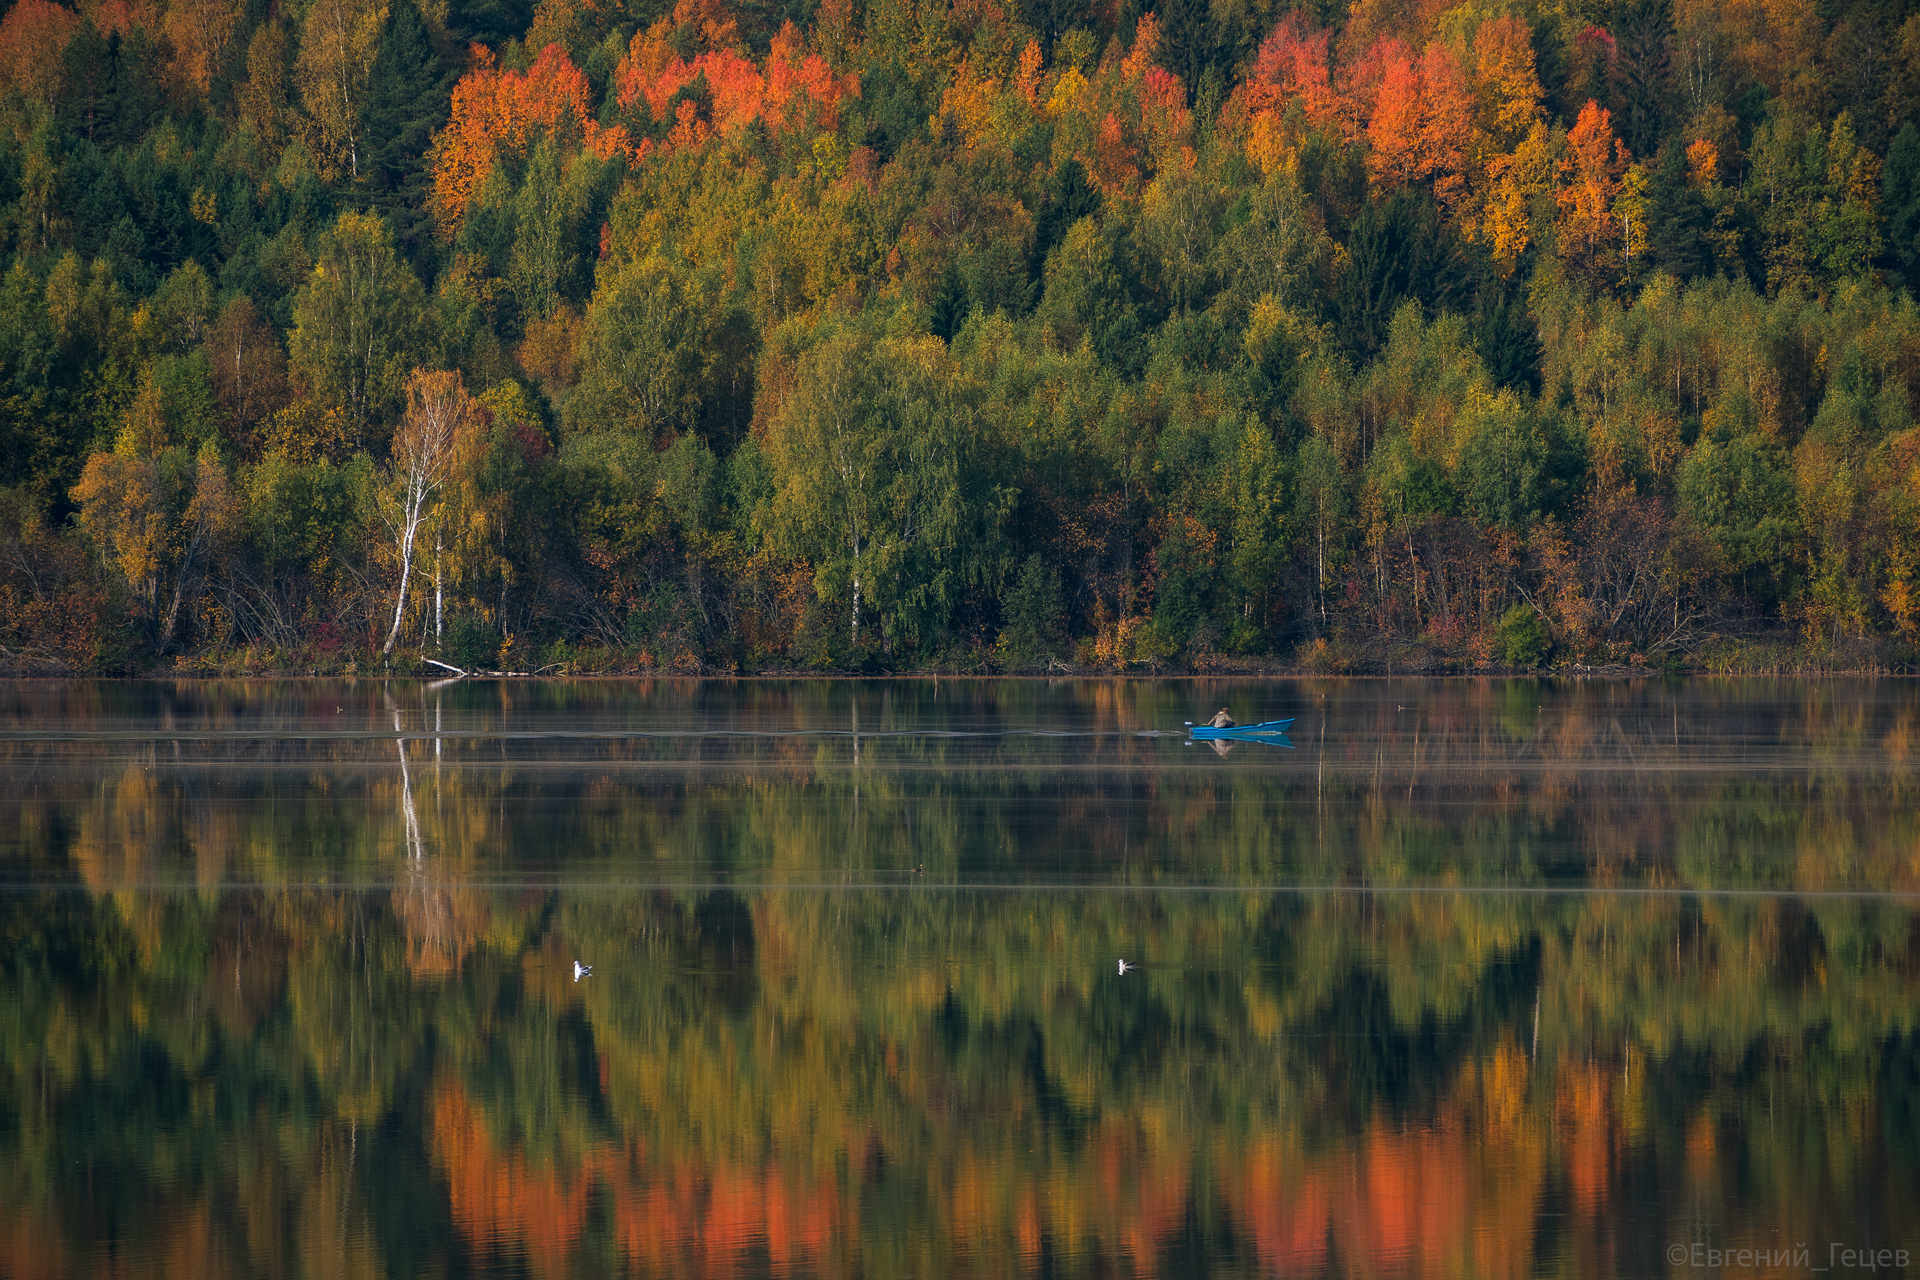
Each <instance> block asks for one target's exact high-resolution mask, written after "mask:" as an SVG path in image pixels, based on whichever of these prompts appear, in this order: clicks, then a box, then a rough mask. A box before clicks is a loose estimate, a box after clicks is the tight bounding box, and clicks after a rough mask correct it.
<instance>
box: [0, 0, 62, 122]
mask: <svg viewBox="0 0 1920 1280" xmlns="http://www.w3.org/2000/svg"><path fill="white" fill-rule="evenodd" d="M79 25H80V17H79V15H78V14H76V13H74V11H73V10H71V9H68V8H66V7H65V6H63V5H57V4H54V3H53V0H18V2H17V3H16V4H15V5H14V6H13V8H11V9H9V10H7V16H6V17H5V18H0V85H12V86H14V87H16V88H18V89H19V90H20V92H21V93H23V94H25V95H26V96H27V97H29V98H37V99H38V100H40V101H41V102H44V103H48V104H49V105H51V104H52V102H53V100H54V98H55V97H57V96H58V95H59V93H60V90H61V87H62V85H63V84H64V82H65V79H64V74H63V73H64V69H65V64H64V63H63V61H62V59H61V54H62V53H63V52H64V51H65V49H66V47H67V42H68V41H69V40H71V39H73V33H74V30H75V28H77V27H78V26H79Z"/></svg>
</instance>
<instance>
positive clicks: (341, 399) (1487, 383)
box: [0, 0, 1920, 672]
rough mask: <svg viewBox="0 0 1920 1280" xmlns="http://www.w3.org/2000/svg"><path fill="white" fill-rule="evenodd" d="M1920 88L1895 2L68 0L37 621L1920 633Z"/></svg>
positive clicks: (1620, 654)
mask: <svg viewBox="0 0 1920 1280" xmlns="http://www.w3.org/2000/svg"><path fill="white" fill-rule="evenodd" d="M1910 11H1911V12H1910ZM1916 118H1920V8H1916V7H1915V6H1912V5H1907V4H1904V3H1899V2H1897V0H1881V2H1874V0H1823V2H1822V3H1818V4H1816V3H1813V0H1764V2H1763V3H1758V2H1756V0H1616V2H1613V3H1607V2H1606V0H1556V2H1554V3H1546V2H1545V0H1463V3H1460V4H1458V5H1455V6H1453V7H1447V6H1446V5H1444V4H1441V3H1439V2H1438V0H1420V2H1417V3H1416V2H1415V0H1355V3H1353V4H1352V5H1351V6H1350V7H1347V8H1345V9H1337V8H1336V7H1335V6H1332V5H1330V4H1321V5H1320V6H1319V7H1311V6H1310V7H1305V8H1296V9H1291V10H1285V11H1282V10H1281V9H1280V8H1278V7H1277V6H1275V5H1273V4H1271V3H1268V2H1267V0H1211V3H1209V4H1203V3H1200V2H1199V0H1156V2H1155V3H1154V4H1152V5H1150V6H1148V7H1145V8H1143V7H1142V5H1141V2H1140V0H1099V2H1098V3H1095V4H1093V5H1091V6H1087V5H1076V4H1071V3H1065V2H1063V0H1021V2H1019V3H1013V2H1012V0H1008V2H1005V3H1003V0H870V3H854V2H853V0H821V3H819V4H818V5H817V6H816V5H815V4H813V3H811V2H803V0H783V4H781V5H773V4H768V3H765V2H764V0H747V2H745V3H741V4H739V5H736V6H733V7H728V5H727V4H726V3H725V0H680V3H679V4H678V5H677V6H675V7H674V8H672V10H671V11H670V12H669V11H666V10H665V8H664V7H663V5H662V3H661V0H632V2H631V3H626V4H623V3H620V2H619V0H540V2H539V3H538V4H537V5H533V4H530V3H529V2H528V0H299V2H298V3H293V4H287V5H282V4H280V3H278V0H171V3H167V2H166V0H86V2H85V3H83V4H82V6H81V8H80V9H79V10H75V9H70V8H67V7H65V6H64V5H61V4H58V3H54V2H53V0H12V3H11V6H10V7H9V8H7V9H6V10H5V13H4V17H0V254H4V255H5V257H6V259H7V263H6V266H5V268H4V271H5V278H4V280H3V281H0V295H4V297H3V299H0V468H4V471H3V473H0V648H3V649H4V652H3V653H0V659H4V660H5V662H6V663H7V664H8V665H9V666H10V667H12V668H13V669H15V670H35V669H38V670H61V669H71V670H99V671H124V670H134V669H154V668H158V667H166V668H172V669H178V670H185V671H193V670H225V671H257V670H269V669H304V670H325V671H361V672H364V671H371V670H376V669H390V668H393V667H395V666H404V667H405V668H406V669H409V670H412V669H417V668H418V666H419V664H420V663H421V661H422V660H423V659H426V658H433V659H437V660H440V661H445V662H450V663H454V664H456V665H460V666H464V667H482V668H495V667H505V668H509V669H515V670H543V669H544V670H593V669H600V670H615V669H640V668H655V669H679V670H742V671H753V670H766V669H781V668H791V667H817V668H837V669H869V670H874V669H915V668H920V669H924V668H929V667H932V668H965V669H970V670H1003V671H1022V670H1046V669H1056V668H1058V667H1059V666H1061V665H1063V664H1064V665H1071V666H1074V667H1080V668H1109V669H1117V668H1125V667H1130V666H1132V667H1147V668H1150V669H1162V668H1180V667H1186V668H1209V667H1213V668H1220V667H1231V666H1232V665H1233V664H1235V663H1243V664H1257V663H1273V664H1290V663H1291V664H1298V665H1300V666H1302V667H1305V668H1308V669H1314V670H1364V669H1371V668H1375V667H1379V666H1382V665H1388V664H1397V665H1398V667H1399V669H1416V670H1417V669H1447V668H1455V669H1457V668H1464V667H1481V666H1487V665H1491V664H1510V665H1513V666H1539V665H1549V664H1560V663H1568V662H1602V661H1613V662H1643V663H1648V664H1653V665H1659V664H1669V665H1686V664H1692V665H1696V666H1706V667H1715V668H1722V669H1731V668H1738V667H1739V666H1740V665H1741V664H1743V663H1744V664H1747V665H1749V666H1751V665H1754V664H1759V663H1767V662H1781V661H1787V662H1815V663H1826V664H1839V665H1848V664H1851V665H1898V664H1903V663H1907V662H1910V661H1911V660H1912V656H1913V644H1914V642H1915V640H1916V638H1920V592H1917V591H1916V586H1915V584H1914V582H1913V574H1914V571H1915V566H1916V563H1920V523H1917V521H1916V513H1917V512H1920V430H1916V428H1915V424H1914V420H1913V408H1912V401H1913V397H1914V391H1915V384H1916V382H1917V381H1920V314H1916V310H1915V306H1914V303H1913V300H1912V295H1911V292H1910V289H1911V288H1912V287H1913V284H1914V282H1915V280H1916V279H1920V276H1916V273H1920V127H1916V123H1915V121H1916Z"/></svg>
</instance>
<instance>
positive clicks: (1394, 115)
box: [1367, 41, 1473, 206]
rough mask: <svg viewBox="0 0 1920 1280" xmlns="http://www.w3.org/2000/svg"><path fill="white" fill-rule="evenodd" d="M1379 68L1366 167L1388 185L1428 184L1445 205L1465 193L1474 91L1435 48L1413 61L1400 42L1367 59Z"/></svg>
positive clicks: (1387, 43) (1376, 50)
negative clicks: (1371, 149) (1370, 151)
mask: <svg viewBox="0 0 1920 1280" xmlns="http://www.w3.org/2000/svg"><path fill="white" fill-rule="evenodd" d="M1369 58H1370V59H1377V60H1378V63H1379V67H1380V72H1379V75H1380V79H1379V87H1378V89H1377V90H1376V92H1375V96H1374V100H1373V111H1372V113H1371V118H1370V119H1369V120H1368V121H1367V141H1368V142H1369V143H1370V144H1371V145H1372V148H1373V151H1372V154H1371V155H1369V156H1368V157H1367V167H1368V169H1369V171H1370V172H1371V173H1372V174H1373V177H1374V180H1375V181H1376V182H1379V183H1382V184H1384V185H1386V186H1405V185H1410V184H1414V183H1431V184H1432V186H1433V193H1434V195H1435V196H1436V197H1437V198H1438V199H1439V200H1440V201H1441V202H1442V203H1443V204H1446V205H1448V206H1454V205H1457V204H1459V202H1460V200H1461V198H1462V197H1463V196H1465V194H1466V178H1465V174H1466V169H1467V144H1468V142H1469V141H1470V140H1471V137H1472V132H1473V92H1472V90H1471V89H1469V88H1468V86H1467V80H1466V76H1465V75H1463V74H1462V73H1461V70H1460V64H1459V63H1458V62H1456V61H1455V60H1454V57H1453V55H1452V54H1450V53H1448V52H1447V51H1446V50H1445V49H1443V48H1441V47H1440V46H1439V45H1437V44H1434V45H1429V46H1428V47H1427V51H1426V53H1425V54H1423V55H1421V57H1420V58H1418V59H1417V60H1416V59H1415V58H1414V57H1413V56H1412V55H1411V54H1410V53H1409V52H1408V51H1407V50H1406V49H1405V47H1404V46H1402V45H1400V43H1399V42H1398V41H1382V42H1381V44H1379V45H1376V46H1375V48H1374V51H1373V52H1372V53H1370V54H1369Z"/></svg>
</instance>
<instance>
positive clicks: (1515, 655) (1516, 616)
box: [1500, 604, 1549, 667]
mask: <svg viewBox="0 0 1920 1280" xmlns="http://www.w3.org/2000/svg"><path fill="white" fill-rule="evenodd" d="M1548 647H1549V641H1548V638H1547V624H1546V623H1545V622H1544V621H1542V620H1541V617H1540V614H1539V612H1538V611H1537V610H1536V609H1534V607H1533V606H1532V605H1526V604H1517V605H1515V606H1513V608H1511V609H1509V610H1507V611H1506V613H1505V614H1503V615H1502V616H1501V618H1500V656H1501V657H1502V658H1504V659H1505V660H1506V662H1507V664H1508V665H1509V666H1515V667H1537V666H1539V665H1540V662H1541V660H1542V659H1543V658H1545V657H1546V656H1547V649H1548Z"/></svg>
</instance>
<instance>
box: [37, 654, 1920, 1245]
mask: <svg viewBox="0 0 1920 1280" xmlns="http://www.w3.org/2000/svg"><path fill="white" fill-rule="evenodd" d="M1221 705H1226V706H1228V707H1229V708H1230V709H1231V710H1232V712H1233V713H1234V715H1235V716H1237V717H1238V718H1240V719H1241V720H1257V719H1264V718H1268V717H1270V716H1295V717H1297V722H1296V724H1295V726H1294V730H1293V732H1292V734H1291V735H1290V738H1289V739H1288V740H1287V741H1286V742H1284V743H1273V744H1268V743H1236V744H1231V745H1227V747H1226V750H1225V751H1224V753H1223V752H1221V751H1216V750H1214V749H1212V747H1211V746H1210V745H1208V744H1190V743H1189V742H1188V740H1187V738H1186V736H1185V734H1184V732H1183V728H1182V726H1183V722H1184V721H1188V720H1202V719H1204V718H1205V717H1206V716H1208V715H1210V714H1211V713H1212V712H1213V711H1214V710H1215V709H1217V708H1218V707H1220V706H1221ZM1917 725H1920V687H1916V686H1915V685H1913V684H1910V683H1906V682H1887V681H1881V682H1844V681H1791V682H1790V681H1780V682H1753V681H1747V682H1712V681H1690V682H1674V683H1648V682H1642V683H1571V682H1556V681H1512V682H1503V681H1446V682H1418V681H1404V682H1401V681H1395V682H1381V681H1372V682H1349V681H1325V682H1316V681H1284V682H1263V683H1245V682H1220V683H1208V682H1201V681H1164V682H1151V681H1140V682H1127V681H1061V682H967V681H948V680H941V681H937V682H936V681H930V680H929V681H903V682H836V681H793V682H785V683H783V682H728V681H718V682H694V681H659V682H576V683H557V682H556V683H530V682H521V683H483V682H471V681H469V682H461V683H455V684H446V685H438V686H435V685H422V684H419V683H403V682H377V681H358V682H337V683H322V682H295V683H232V684H219V683H194V684H140V683H111V682H102V683H97V684H89V683H81V682H67V683H37V684H28V683H20V684H13V685H5V686H0V760H4V762H5V777H6V778H7V786H6V788H5V790H4V792H3V793H0V977H3V978H4V983H3V984H0V1054H3V1055H4V1058H3V1060H0V1276H6V1277H28V1276H60V1275H96V1274H106V1273H109V1272H115V1273H120V1272H126V1273H132V1274H154V1273H161V1272H177V1273H183V1274H197V1275H222V1274H232V1275H260V1274H294V1273H298V1274H307V1275H324V1276H333V1275H341V1276H345V1275H356V1276H358V1275H395V1276H414V1275H446V1276H452V1275H464V1274H489V1275H530V1276H540V1277H560V1276H569V1275H602V1274H632V1275H662V1276H669V1275H670V1276H687V1275H713V1276H733V1275H763V1274H791V1275H813V1274H823V1275H863V1276H898V1275H912V1276H943V1275H954V1276H960V1275H982V1276H986V1275H1005V1274H1033V1275H1041V1274H1048V1275H1089V1276H1092V1275H1100V1276H1110V1275H1149V1274H1151V1275H1169V1276H1187V1275H1207V1274H1212V1275H1302V1274H1304V1275H1322V1274H1324V1275H1368V1276H1440V1275H1447V1276H1458V1275H1474V1276H1521V1275H1535V1274H1550V1275H1579V1276H1587V1275H1593V1276H1612V1275H1651V1274H1668V1273H1671V1274H1681V1275H1704V1274H1708V1271H1709V1270H1711V1269H1710V1268H1705V1267H1704V1265H1696V1263H1695V1259H1696V1258H1698V1259H1702V1260H1704V1259H1706V1258H1707V1257H1709V1256H1710V1253H1709V1251H1712V1250H1736V1251H1738V1250H1746V1251H1748V1252H1749V1254H1757V1253H1759V1252H1763V1251H1764V1252H1765V1253H1766V1254H1767V1255H1768V1258H1769V1261H1768V1262H1767V1263H1766V1264H1761V1265H1759V1266H1754V1265H1752V1263H1751V1258H1749V1261H1748V1263H1747V1264H1744V1265H1734V1264H1732V1263H1731V1262H1729V1263H1728V1265H1727V1266H1725V1267H1722V1268H1720V1270H1724V1271H1726V1272H1727V1273H1729V1274H1737V1273H1741V1272H1743V1271H1752V1272H1753V1273H1756V1274H1757V1273H1760V1272H1766V1273H1769V1274H1788V1275H1797V1274H1806V1273H1808V1272H1810V1271H1811V1270H1812V1269H1813V1268H1817V1267H1822V1266H1828V1265H1829V1262H1830V1256H1829V1255H1830V1252H1831V1247H1832V1246H1835V1245H1837V1246H1839V1247H1841V1248H1850V1249H1856V1250H1859V1249H1875V1250H1877V1249H1883V1248H1884V1249H1891V1250H1895V1251H1898V1250H1902V1249H1904V1250H1905V1251H1906V1252H1907V1255H1908V1257H1909V1258H1910V1259H1920V1211H1916V1210H1915V1208H1914V1206H1916V1205H1920V1027H1917V1026H1916V1020H1917V1019H1920V817H1917V816H1916V814H1917V813H1920V808H1917V806H1916V800H1920V778H1917V776H1916V774H1917V773H1920V771H1917V770H1916V764H1917V763H1920V757H1916V751H1920V741H1916V726H1917ZM1222 745H1226V744H1222ZM1122 957H1124V958H1125V959H1126V960H1127V961H1128V963H1129V965H1137V966H1138V967H1137V968H1132V969H1130V970H1129V971H1126V972H1120V971H1119V969H1118V966H1117V964H1116V960H1117V959H1118V958H1122ZM575 961H581V962H584V963H585V964H588V965H591V966H592V968H593V972H592V973H591V974H590V975H588V976H585V977H583V978H580V979H578V980H576V978H575V974H574V963H575ZM1696 1246H1697V1248H1696ZM1676 1247H1677V1248H1678V1249H1679V1252H1678V1253H1675V1252H1673V1250H1674V1249H1675V1248H1676ZM1802 1247H1804V1249H1805V1251H1806V1255H1807V1257H1806V1265H1805V1266H1801V1265H1799V1263H1798V1261H1797V1258H1798V1250H1799V1249H1801V1248H1802ZM1780 1250H1786V1251H1788V1261H1787V1262H1786V1263H1785V1264H1783V1265H1780V1266H1774V1265H1772V1263H1773V1260H1774V1258H1775V1255H1776V1253H1777V1251H1780ZM1675 1258H1681V1259H1682V1261H1680V1262H1678V1263H1676V1262H1675V1261H1673V1259H1675ZM1841 1270H1843V1271H1844V1270H1845V1268H1844V1267H1843V1268H1841ZM1888 1272H1891V1273H1893V1274H1900V1267H1899V1266H1891V1267H1887V1266H1883V1267H1881V1268H1880V1270H1879V1274H1887V1273H1888ZM1908 1272H1909V1273H1920V1265H1916V1264H1915V1263H1913V1262H1909V1263H1908ZM1838 1273H1839V1272H1835V1273H1834V1274H1838Z"/></svg>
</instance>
